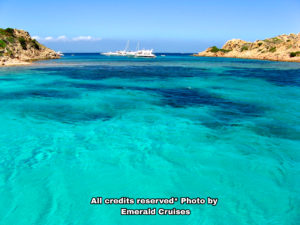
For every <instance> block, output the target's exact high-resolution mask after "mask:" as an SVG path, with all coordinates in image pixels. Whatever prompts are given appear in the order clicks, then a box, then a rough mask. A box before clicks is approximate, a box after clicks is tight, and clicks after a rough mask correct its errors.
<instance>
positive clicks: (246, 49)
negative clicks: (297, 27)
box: [194, 33, 300, 62]
mask: <svg viewBox="0 0 300 225" xmlns="http://www.w3.org/2000/svg"><path fill="white" fill-rule="evenodd" d="M194 56H210V57H230V58H248V59H264V60H273V61H290V62H300V33H299V34H289V35H286V34H283V35H279V36H277V37H273V38H268V39H265V40H257V41H255V42H247V41H243V40H240V39H232V40H230V41H227V42H226V44H225V45H224V46H223V47H222V48H221V49H219V48H217V47H216V46H213V47H210V48H208V49H206V50H205V51H203V52H199V53H198V54H194Z"/></svg>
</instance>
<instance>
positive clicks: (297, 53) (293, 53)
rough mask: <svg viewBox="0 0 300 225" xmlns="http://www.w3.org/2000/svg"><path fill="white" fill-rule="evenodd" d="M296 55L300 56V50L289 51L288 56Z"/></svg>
mask: <svg viewBox="0 0 300 225" xmlns="http://www.w3.org/2000/svg"><path fill="white" fill-rule="evenodd" d="M296 56H300V51H298V52H291V53H290V57H296Z"/></svg>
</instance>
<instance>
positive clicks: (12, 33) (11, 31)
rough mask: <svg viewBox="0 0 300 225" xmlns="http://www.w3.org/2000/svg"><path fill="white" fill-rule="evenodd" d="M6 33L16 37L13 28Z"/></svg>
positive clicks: (7, 29)
mask: <svg viewBox="0 0 300 225" xmlns="http://www.w3.org/2000/svg"><path fill="white" fill-rule="evenodd" d="M5 31H6V33H8V34H9V35H10V36H14V29H12V28H6V29H5Z"/></svg>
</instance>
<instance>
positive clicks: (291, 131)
mask: <svg viewBox="0 0 300 225" xmlns="http://www.w3.org/2000/svg"><path fill="white" fill-rule="evenodd" d="M250 129H251V130H253V131H254V132H255V133H256V134H258V135H260V136H266V137H273V136H275V137H278V138H282V139H289V140H298V141H299V140H300V130H299V129H296V128H294V127H291V126H289V125H286V124H280V123H278V122H277V121H276V122H273V123H257V124H255V126H253V127H250Z"/></svg>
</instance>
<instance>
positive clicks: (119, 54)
mask: <svg viewBox="0 0 300 225" xmlns="http://www.w3.org/2000/svg"><path fill="white" fill-rule="evenodd" d="M128 47H129V41H127V44H126V47H125V49H124V50H123V51H122V50H121V51H115V52H104V53H101V55H106V56H126V55H127V49H128Z"/></svg>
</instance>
